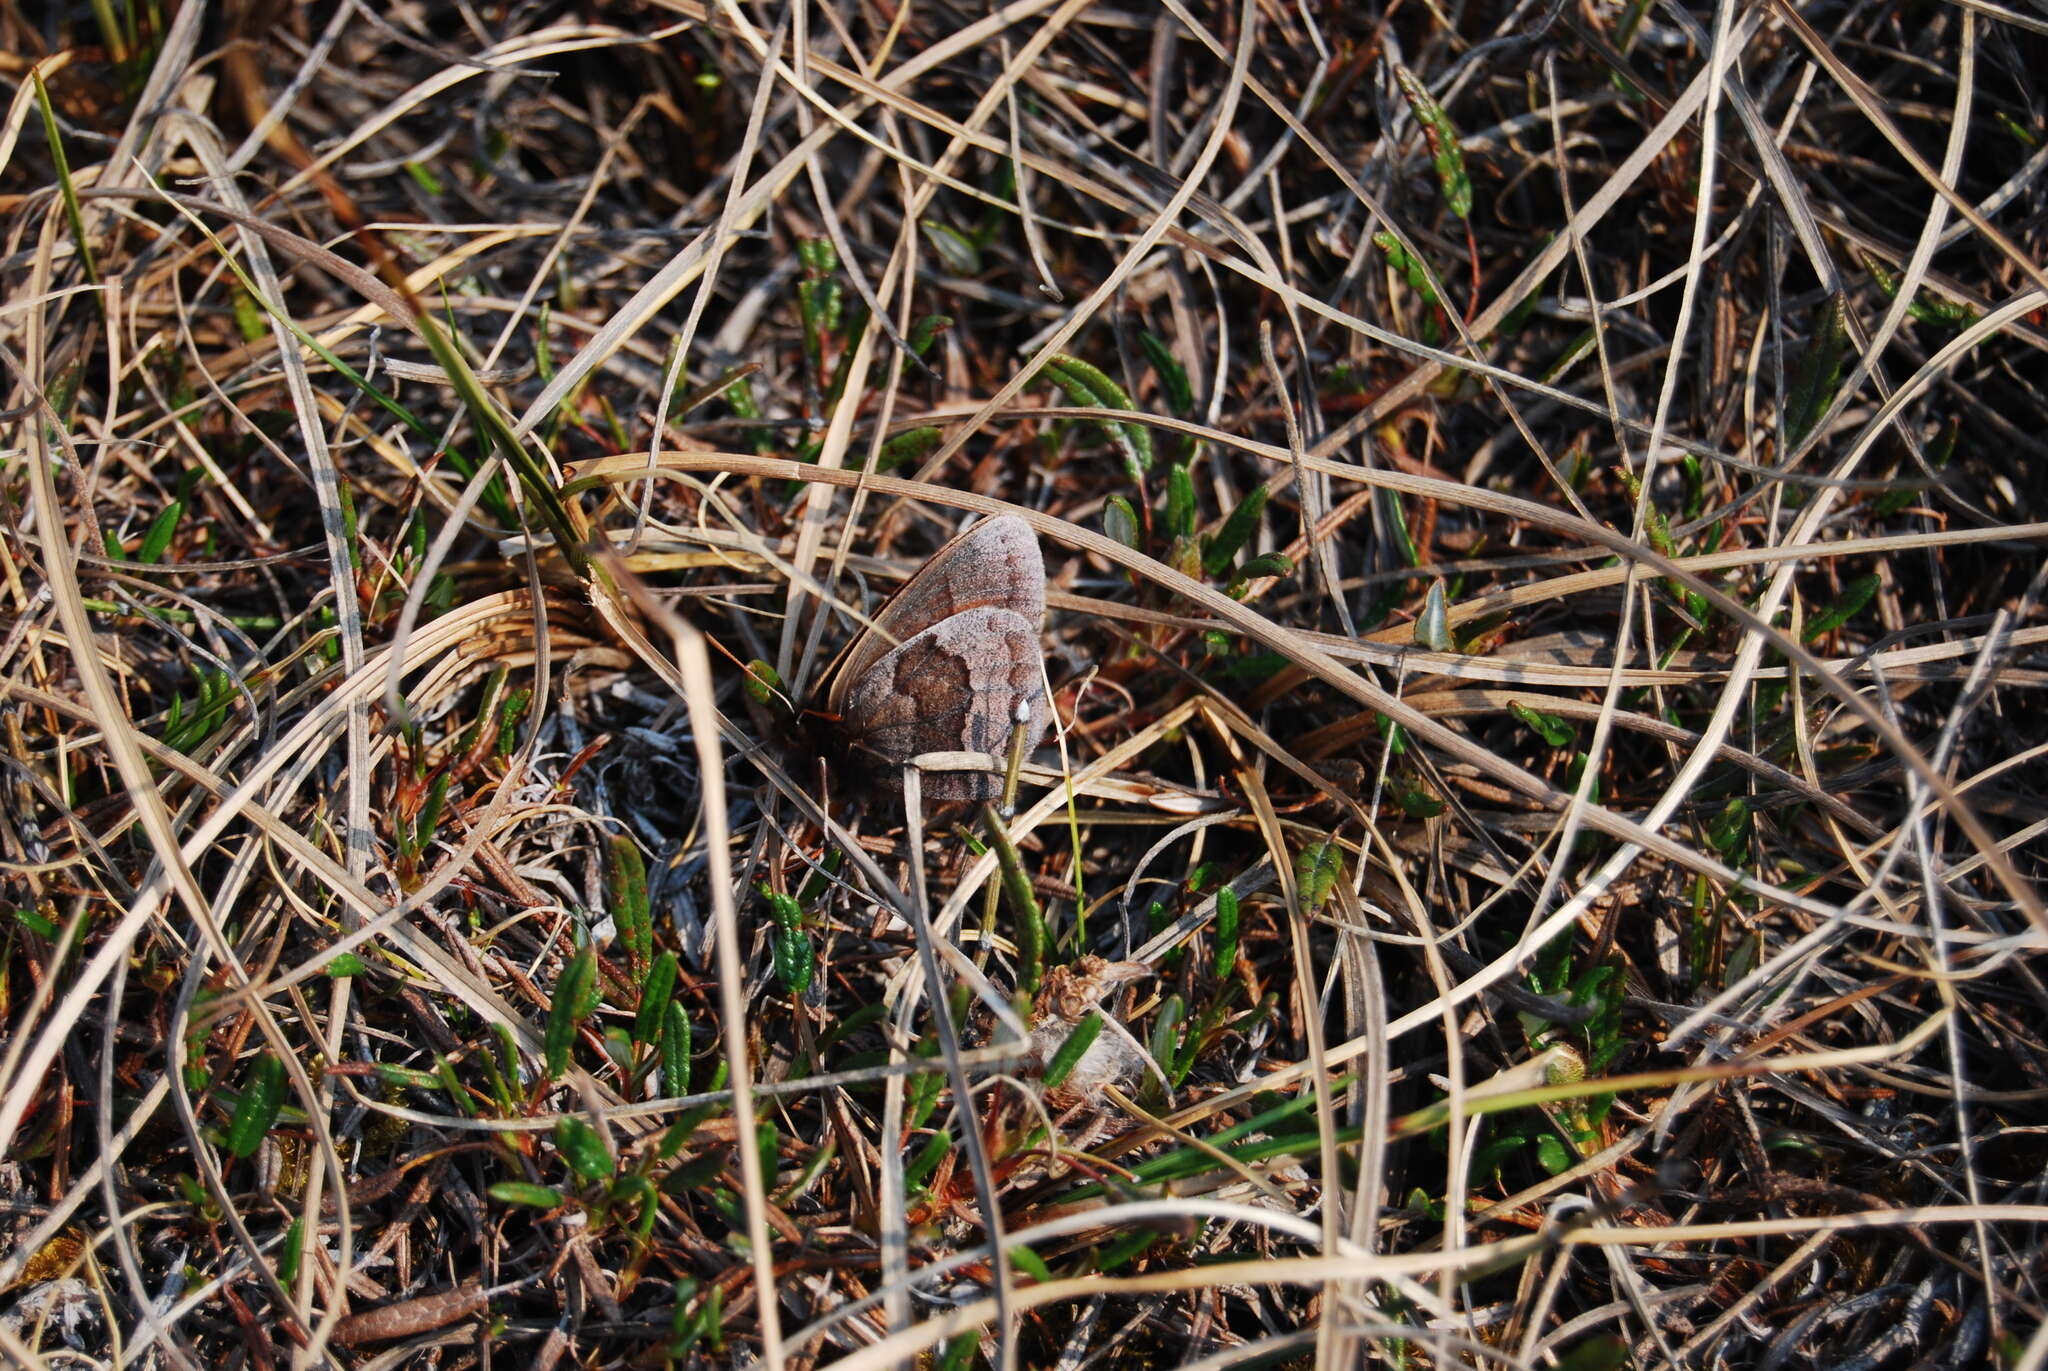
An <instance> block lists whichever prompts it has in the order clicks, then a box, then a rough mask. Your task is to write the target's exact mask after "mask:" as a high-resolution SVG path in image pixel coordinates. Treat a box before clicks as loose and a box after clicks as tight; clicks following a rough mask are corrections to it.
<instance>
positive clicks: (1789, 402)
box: [1785, 294, 1849, 447]
mask: <svg viewBox="0 0 2048 1371" xmlns="http://www.w3.org/2000/svg"><path fill="white" fill-rule="evenodd" d="M1848 356H1849V301H1848V297H1846V296H1844V295H1840V294H1836V295H1832V296H1830V297H1829V298H1828V300H1827V301H1826V303H1824V304H1823V305H1822V306H1821V307H1820V311H1819V313H1818V314H1816V315H1815V317H1814V321H1813V332H1812V336H1811V337H1810V338H1809V340H1808V341H1807V344H1806V350H1805V351H1804V352H1803V353H1801V354H1800V357H1799V361H1798V364H1797V365H1796V366H1795V367H1794V369H1793V374H1792V384H1791V386H1790V387H1789V389H1788V390H1787V391H1786V394H1785V441H1786V442H1787V443H1788V444H1789V445H1791V446H1792V447H1797V446H1799V444H1800V442H1801V441H1802V440H1803V439H1804V438H1805V437H1806V435H1807V433H1808V432H1809V431H1811V430H1812V428H1813V426H1814V425H1815V424H1817V423H1819V422H1820V419H1821V416H1822V415H1823V414H1826V413H1827V411H1828V406H1829V405H1830V404H1832V403H1833V402H1834V398H1835V387H1836V386H1837V385H1838V384H1839V383H1840V381H1841V379H1842V363H1843V362H1844V361H1846V360H1847V359H1848Z"/></svg>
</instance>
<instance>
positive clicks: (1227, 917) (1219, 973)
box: [1214, 886, 1238, 981]
mask: <svg viewBox="0 0 2048 1371" xmlns="http://www.w3.org/2000/svg"><path fill="white" fill-rule="evenodd" d="M1237 939H1238V908H1237V892H1236V891H1235V890H1232V889H1231V888H1230V887H1229V886H1224V887H1223V889H1221V890H1219V891H1217V892H1216V955H1215V959H1214V968H1215V972H1216V979H1217V980H1219V981H1222V980H1228V979H1229V978H1230V975H1231V973H1232V972H1234V971H1236V970H1237Z"/></svg>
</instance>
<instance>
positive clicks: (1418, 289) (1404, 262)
mask: <svg viewBox="0 0 2048 1371" xmlns="http://www.w3.org/2000/svg"><path fill="white" fill-rule="evenodd" d="M1372 243H1373V246H1374V247H1376V248H1378V249H1379V250H1380V251H1381V252H1383V253H1385V254H1386V255H1387V265H1388V266H1390V267H1392V268H1393V269H1394V270H1395V271H1398V272H1400V273H1401V279H1402V280H1404V281H1406V282H1407V283H1408V289H1410V290H1412V291H1414V292H1415V293H1416V294H1417V295H1419V296H1420V297H1422V301H1423V303H1424V304H1426V305H1428V306H1430V307H1431V308H1433V309H1442V308H1443V303H1444V302H1443V300H1442V299H1441V298H1440V297H1439V296H1438V295H1437V293H1436V285H1435V283H1434V282H1432V281H1431V280H1430V279H1429V273H1428V272H1427V271H1426V270H1424V269H1423V265H1422V262H1421V261H1420V260H1419V259H1418V258H1416V257H1414V256H1412V255H1411V254H1410V253H1409V251H1408V249H1406V248H1404V247H1402V246H1401V240H1400V239H1399V238H1396V237H1395V236H1394V235H1393V234H1391V233H1388V232H1387V231H1385V230H1384V229H1382V230H1381V231H1380V232H1378V233H1375V234H1374V235H1373V236H1372Z"/></svg>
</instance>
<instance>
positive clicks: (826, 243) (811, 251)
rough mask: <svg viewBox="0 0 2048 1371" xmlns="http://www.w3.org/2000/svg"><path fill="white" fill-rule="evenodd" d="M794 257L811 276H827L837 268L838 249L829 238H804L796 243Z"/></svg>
mask: <svg viewBox="0 0 2048 1371" xmlns="http://www.w3.org/2000/svg"><path fill="white" fill-rule="evenodd" d="M796 259H797V261H799V262H801V263H803V267H804V270H805V271H807V272H809V273H810V274H811V275H813V276H829V275H831V274H832V273H833V272H835V271H837V270H839V250H838V249H837V248H835V247H833V246H832V240H831V239H830V238H805V239H802V240H800V241H799V242H798V243H797V245H796Z"/></svg>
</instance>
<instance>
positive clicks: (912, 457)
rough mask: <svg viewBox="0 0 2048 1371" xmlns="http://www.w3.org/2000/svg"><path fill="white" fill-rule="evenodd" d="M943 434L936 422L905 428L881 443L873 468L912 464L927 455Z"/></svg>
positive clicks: (884, 468) (891, 467)
mask: <svg viewBox="0 0 2048 1371" xmlns="http://www.w3.org/2000/svg"><path fill="white" fill-rule="evenodd" d="M945 436H946V431H945V430H944V429H942V428H940V427H938V426H937V425H936V424H921V425H919V426H918V427H916V428H907V429H905V430H903V432H901V433H899V434H897V435H896V436H895V437H893V438H891V439H889V440H888V441H887V442H885V443H883V444H882V450H881V451H880V452H878V453H876V454H875V470H876V471H894V470H895V469H896V468H898V467H902V466H914V465H915V464H917V463H919V462H922V461H923V460H924V459H925V458H927V457H929V456H930V455H931V454H932V453H933V452H934V451H935V450H936V449H937V448H938V446H939V444H940V442H942V441H943V440H944V439H945Z"/></svg>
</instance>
